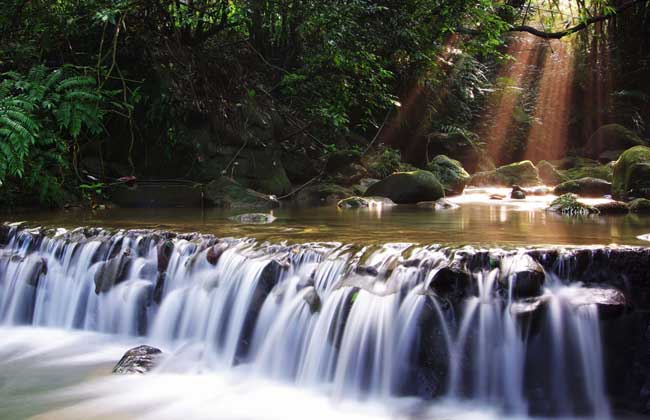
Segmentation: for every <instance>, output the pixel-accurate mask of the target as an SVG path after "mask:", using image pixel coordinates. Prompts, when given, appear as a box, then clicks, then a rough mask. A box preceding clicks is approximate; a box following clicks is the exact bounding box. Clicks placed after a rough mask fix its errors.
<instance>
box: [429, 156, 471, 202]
mask: <svg viewBox="0 0 650 420" xmlns="http://www.w3.org/2000/svg"><path fill="white" fill-rule="evenodd" d="M426 169H427V170H428V171H429V172H431V173H432V174H434V175H435V176H436V178H438V181H440V183H441V184H442V186H443V187H444V189H445V194H452V195H458V194H462V193H463V190H465V186H466V185H467V182H468V181H469V179H470V175H469V174H468V173H467V171H465V169H464V168H463V165H462V164H461V163H460V162H459V161H457V160H455V159H451V158H449V157H447V156H445V155H438V156H436V157H434V158H433V160H432V161H431V162H429V164H428V165H427V168H426Z"/></svg>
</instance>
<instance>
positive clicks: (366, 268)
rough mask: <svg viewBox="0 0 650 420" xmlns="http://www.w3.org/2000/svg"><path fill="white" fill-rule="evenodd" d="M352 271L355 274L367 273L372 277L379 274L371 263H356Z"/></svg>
mask: <svg viewBox="0 0 650 420" xmlns="http://www.w3.org/2000/svg"><path fill="white" fill-rule="evenodd" d="M354 271H355V273H357V274H361V275H368V276H373V277H376V276H378V275H379V271H378V270H377V268H376V267H373V266H371V265H358V266H357V267H356V268H355V270H354Z"/></svg>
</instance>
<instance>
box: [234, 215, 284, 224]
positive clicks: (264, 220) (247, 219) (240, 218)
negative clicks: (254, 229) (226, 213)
mask: <svg viewBox="0 0 650 420" xmlns="http://www.w3.org/2000/svg"><path fill="white" fill-rule="evenodd" d="M228 220H231V221H233V222H237V223H241V224H248V225H265V224H269V223H273V222H274V221H275V220H276V217H275V216H273V215H272V214H269V213H245V214H238V215H237V216H232V217H229V218H228Z"/></svg>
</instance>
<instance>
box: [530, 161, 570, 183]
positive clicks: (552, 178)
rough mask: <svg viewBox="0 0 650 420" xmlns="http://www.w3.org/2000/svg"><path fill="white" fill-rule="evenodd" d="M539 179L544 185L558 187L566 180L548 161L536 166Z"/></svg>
mask: <svg viewBox="0 0 650 420" xmlns="http://www.w3.org/2000/svg"><path fill="white" fill-rule="evenodd" d="M537 171H538V172H539V179H541V180H542V182H543V183H544V184H546V185H559V184H561V183H563V182H564V181H566V180H567V178H566V177H565V176H564V175H562V174H561V173H560V172H559V171H558V170H557V169H556V168H555V166H553V164H551V163H550V162H549V161H546V160H542V161H540V162H539V163H538V164H537Z"/></svg>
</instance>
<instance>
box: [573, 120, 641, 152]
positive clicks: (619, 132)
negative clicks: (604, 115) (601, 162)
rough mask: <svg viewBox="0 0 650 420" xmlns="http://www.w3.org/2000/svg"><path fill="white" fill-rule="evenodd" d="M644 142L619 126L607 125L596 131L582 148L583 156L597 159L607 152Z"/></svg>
mask: <svg viewBox="0 0 650 420" xmlns="http://www.w3.org/2000/svg"><path fill="white" fill-rule="evenodd" d="M644 144H645V142H644V141H643V140H641V138H639V136H637V135H636V134H635V133H634V132H633V131H631V130H628V129H627V128H625V127H623V126H622V125H620V124H607V125H603V126H602V127H600V128H599V129H598V130H596V131H595V132H594V133H593V134H592V135H591V137H589V140H587V143H586V144H585V147H584V152H585V156H588V157H590V158H593V159H597V158H598V157H599V156H600V155H601V154H603V153H604V152H608V151H616V150H625V149H629V148H630V147H634V146H640V145H644Z"/></svg>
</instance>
